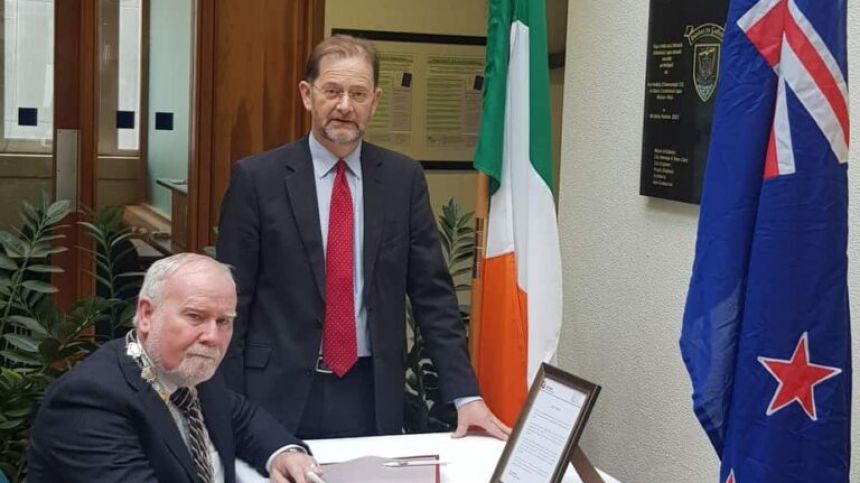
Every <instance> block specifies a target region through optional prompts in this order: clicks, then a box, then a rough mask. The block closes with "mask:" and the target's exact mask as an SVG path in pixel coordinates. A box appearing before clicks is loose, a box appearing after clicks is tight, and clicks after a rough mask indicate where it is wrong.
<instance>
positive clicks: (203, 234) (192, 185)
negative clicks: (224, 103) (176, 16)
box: [188, 0, 216, 252]
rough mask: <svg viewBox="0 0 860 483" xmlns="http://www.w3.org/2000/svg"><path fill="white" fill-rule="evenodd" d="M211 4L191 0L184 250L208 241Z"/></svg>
mask: <svg viewBox="0 0 860 483" xmlns="http://www.w3.org/2000/svg"><path fill="white" fill-rule="evenodd" d="M215 3H216V2H214V1H212V0H196V1H195V2H194V21H195V29H194V48H193V51H194V54H193V59H194V60H193V69H194V73H193V76H194V84H193V85H192V88H191V99H192V102H193V103H194V105H193V108H192V109H191V112H192V116H191V136H190V138H191V139H190V141H191V142H190V143H189V144H190V149H191V153H190V156H189V160H188V230H189V233H188V249H189V250H190V251H195V252H199V251H201V250H202V249H203V247H204V246H206V245H208V244H210V233H211V225H210V218H211V211H210V206H211V205H212V203H213V202H214V201H215V200H213V199H212V159H213V156H212V141H213V136H212V129H213V122H212V121H213V117H214V116H213V112H214V109H215V96H214V91H215Z"/></svg>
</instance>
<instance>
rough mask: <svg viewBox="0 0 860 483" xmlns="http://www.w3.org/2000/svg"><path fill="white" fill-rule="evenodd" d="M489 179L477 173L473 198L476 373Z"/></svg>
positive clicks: (472, 339) (471, 346)
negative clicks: (475, 191) (475, 190)
mask: <svg viewBox="0 0 860 483" xmlns="http://www.w3.org/2000/svg"><path fill="white" fill-rule="evenodd" d="M489 184H490V178H489V177H488V176H487V175H486V174H484V173H482V172H480V171H479V172H478V179H477V195H476V197H475V253H474V257H473V259H472V301H471V310H470V315H469V354H470V355H471V359H472V367H474V368H475V371H476V372H477V369H478V367H477V365H478V340H479V334H480V333H481V287H482V285H483V280H482V276H483V273H482V272H483V271H482V268H483V264H484V254H485V244H486V241H487V214H488V212H489V206H490V193H489Z"/></svg>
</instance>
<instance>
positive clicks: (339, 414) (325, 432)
mask: <svg viewBox="0 0 860 483" xmlns="http://www.w3.org/2000/svg"><path fill="white" fill-rule="evenodd" d="M373 403H374V398H373V359H372V358H371V357H359V358H358V361H357V362H356V363H355V365H354V366H352V368H351V369H350V370H349V371H348V372H347V373H346V374H344V375H343V377H342V378H341V377H337V376H336V375H334V374H331V373H326V372H321V371H319V370H318V371H317V372H316V373H315V374H314V380H313V383H311V392H310V397H308V401H307V403H306V404H305V409H304V411H303V412H302V417H301V420H300V421H299V428H298V430H297V431H296V436H297V437H299V438H301V439H322V438H348V437H355V436H373V435H376V434H377V430H376V417H375V415H374V404H373Z"/></svg>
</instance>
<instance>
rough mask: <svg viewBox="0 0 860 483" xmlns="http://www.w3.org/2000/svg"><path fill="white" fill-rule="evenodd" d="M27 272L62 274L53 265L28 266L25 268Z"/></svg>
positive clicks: (59, 269)
mask: <svg viewBox="0 0 860 483" xmlns="http://www.w3.org/2000/svg"><path fill="white" fill-rule="evenodd" d="M27 270H29V271H31V272H36V273H63V272H65V270H63V269H62V268H60V267H57V266H54V265H30V266H28V267H27Z"/></svg>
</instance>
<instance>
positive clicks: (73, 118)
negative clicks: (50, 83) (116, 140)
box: [51, 0, 83, 309]
mask: <svg viewBox="0 0 860 483" xmlns="http://www.w3.org/2000/svg"><path fill="white" fill-rule="evenodd" d="M82 15H83V12H82V9H81V0H69V1H67V2H55V3H54V65H55V69H54V139H55V140H56V139H57V130H58V129H78V128H79V126H80V111H81V109H80V106H81V104H80V97H79V96H78V94H79V92H80V80H81V79H80V77H81V74H80V65H79V62H78V61H79V59H80V33H81V30H80V29H81V16H82ZM60 79H63V81H62V82H61V81H60ZM55 144H56V143H55ZM56 166H57V163H56V158H54V159H53V166H52V169H51V171H52V175H51V176H52V178H53V179H54V180H55V184H56V173H57V167H56ZM54 194H55V195H56V191H55V192H54ZM65 221H66V223H67V224H69V225H70V228H69V229H66V230H64V234H65V235H66V237H67V238H65V239H63V240H61V241H60V242H59V243H61V244H62V245H63V246H66V247H69V251H67V252H65V253H60V254H58V255H56V256H55V257H54V258H53V260H52V261H53V263H54V264H56V265H57V266H59V267H61V268H62V269H63V270H64V272H63V273H57V274H53V276H52V277H51V282H52V283H53V284H54V285H55V286H56V287H57V288H58V289H59V292H57V293H56V294H55V295H54V301H55V302H56V303H57V305H59V306H60V307H61V308H63V309H69V308H71V307H72V304H73V303H74V301H75V299H76V295H77V292H78V290H77V276H76V275H75V274H76V273H78V266H77V264H78V258H77V255H76V252H77V250H76V249H75V248H74V247H76V246H77V245H78V234H79V233H78V230H77V229H75V222H76V221H77V216H76V215H74V214H73V215H71V216H69V217H68V218H67V219H66V220H65Z"/></svg>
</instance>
